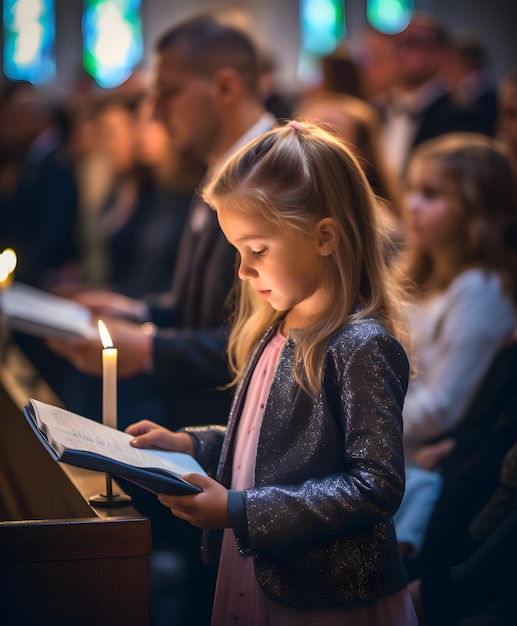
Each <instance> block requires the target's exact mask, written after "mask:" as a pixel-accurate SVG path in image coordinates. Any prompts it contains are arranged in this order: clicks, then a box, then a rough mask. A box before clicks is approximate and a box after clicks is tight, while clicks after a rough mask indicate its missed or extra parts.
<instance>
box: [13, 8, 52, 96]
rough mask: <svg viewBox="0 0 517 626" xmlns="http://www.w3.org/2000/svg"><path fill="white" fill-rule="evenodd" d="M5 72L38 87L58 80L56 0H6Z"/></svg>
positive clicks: (14, 78) (15, 78)
mask: <svg viewBox="0 0 517 626" xmlns="http://www.w3.org/2000/svg"><path fill="white" fill-rule="evenodd" d="M3 21H4V72H5V75H6V76H7V77H8V78H10V79H11V80H27V81H29V82H31V83H34V84H39V83H45V82H48V81H49V80H51V79H52V78H54V76H55V73H56V60H55V51H54V43H55V14H54V0H4V3H3Z"/></svg>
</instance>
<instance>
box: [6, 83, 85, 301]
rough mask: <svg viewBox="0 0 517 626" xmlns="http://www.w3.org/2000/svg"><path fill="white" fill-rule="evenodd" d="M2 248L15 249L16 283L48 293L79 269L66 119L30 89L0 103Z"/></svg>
mask: <svg viewBox="0 0 517 626" xmlns="http://www.w3.org/2000/svg"><path fill="white" fill-rule="evenodd" d="M0 108H1V111H0V113H1V114H0V158H1V159H2V161H3V166H2V168H1V169H2V173H1V174H0V247H1V249H2V250H3V249H4V248H5V247H10V248H14V250H15V251H16V254H17V257H18V264H17V267H16V279H17V280H19V281H21V282H24V283H27V284H30V285H32V286H35V287H39V288H42V289H51V288H52V287H53V286H54V285H55V284H56V283H57V282H59V281H60V280H61V279H62V278H63V277H64V276H66V275H67V274H69V273H72V274H74V273H75V271H76V269H77V264H78V254H79V252H78V243H77V237H78V233H77V228H78V223H79V214H78V213H79V212H78V188H77V180H76V177H75V173H74V169H73V165H72V160H71V157H70V154H69V153H68V150H67V137H68V131H69V122H68V117H67V115H66V114H65V112H64V111H63V110H62V108H61V107H60V106H59V104H58V103H55V102H50V101H48V100H47V99H46V97H45V96H44V94H43V93H42V92H41V91H40V90H39V89H38V88H37V87H35V86H34V85H32V84H30V83H27V82H24V81H20V82H10V83H8V84H7V86H6V87H5V88H4V91H3V94H2V95H1V97H0Z"/></svg>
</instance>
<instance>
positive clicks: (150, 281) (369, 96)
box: [0, 13, 517, 626]
mask: <svg viewBox="0 0 517 626" xmlns="http://www.w3.org/2000/svg"><path fill="white" fill-rule="evenodd" d="M258 56H259V60H260V63H259V64H258V68H259V76H258V78H259V80H258V83H257V84H258V86H259V87H258V91H257V93H256V101H255V100H254V105H253V106H255V107H256V110H257V111H259V112H260V115H261V114H262V113H267V114H268V115H269V116H270V117H268V118H267V119H271V120H272V122H271V124H282V123H284V122H285V120H287V119H296V120H299V121H303V120H310V121H313V122H316V123H320V124H323V125H325V127H326V128H328V129H330V130H331V132H334V133H336V134H338V135H339V136H340V137H341V138H342V139H343V140H344V141H345V142H346V143H347V144H348V145H349V146H350V147H351V149H352V150H353V151H354V153H355V154H356V156H357V159H358V160H359V162H360V163H361V165H362V166H363V168H364V171H365V173H366V176H367V179H368V181H369V182H370V184H371V186H372V188H373V190H374V191H375V193H376V195H377V197H378V208H379V224H380V227H381V228H382V230H383V233H384V236H385V253H386V259H387V262H388V263H389V264H390V265H391V266H392V267H393V271H394V272H396V273H397V274H400V276H401V278H400V279H401V280H403V281H406V282H407V283H408V285H409V292H410V293H411V301H410V303H409V312H408V319H409V322H410V325H409V328H410V333H411V345H412V354H411V358H412V362H413V364H414V369H415V372H414V375H413V377H412V379H411V382H410V386H409V389H408V394H407V397H406V403H405V407H404V415H403V417H404V431H405V435H404V437H405V439H404V445H405V450H406V462H407V477H406V480H407V490H406V496H405V499H404V501H403V506H402V507H401V510H400V512H399V517H398V518H396V527H397V532H398V533H399V534H398V538H399V544H400V548H401V552H402V554H403V557H404V560H405V563H406V566H407V570H408V573H409V576H410V579H411V580H412V581H413V583H412V585H413V587H412V589H413V593H414V601H415V604H416V606H417V607H418V610H419V613H420V619H421V623H422V624H426V623H427V624H430V625H432V624H440V625H441V626H443V625H444V624H449V623H450V624H462V626H467V625H471V626H474V624H479V625H481V624H483V625H486V626H488V625H489V624H490V625H493V626H496V625H501V626H504V625H505V624H511V623H516V622H515V621H513V620H517V612H516V611H517V607H516V602H515V595H514V594H515V582H516V579H515V567H514V564H515V556H516V554H515V553H516V550H515V544H516V541H515V539H516V537H517V532H516V528H515V526H516V516H517V506H516V505H517V491H516V490H517V472H516V469H517V463H516V450H517V393H516V391H515V389H516V388H517V387H516V385H515V381H514V379H513V373H514V372H515V371H517V370H516V369H514V368H515V367H516V366H517V341H516V339H517V192H516V188H515V187H516V185H517V182H516V181H517V176H516V172H515V167H517V66H516V68H515V69H514V70H511V71H509V72H508V73H507V74H506V75H505V76H504V77H502V78H496V77H495V76H494V74H493V72H492V70H491V65H490V54H489V50H488V49H487V48H486V46H485V44H484V43H483V41H482V38H481V37H479V36H477V34H476V33H466V32H451V31H450V30H449V29H448V28H447V27H446V25H445V24H444V23H442V22H441V21H440V20H439V19H437V18H436V17H434V16H431V15H427V14H419V13H418V14H415V15H414V17H413V19H412V21H411V22H410V24H409V26H408V27H407V28H406V29H405V30H404V31H402V32H401V33H399V34H396V35H386V34H382V33H380V32H378V31H375V30H374V29H372V28H365V30H364V31H363V32H362V33H361V34H360V36H359V37H358V39H357V40H356V41H354V42H353V44H349V43H347V42H344V43H342V44H341V45H340V46H339V47H338V49H337V50H336V51H335V52H334V53H332V54H330V55H328V56H325V57H323V58H322V59H321V81H320V83H319V84H318V85H316V86H311V87H310V88H300V91H299V93H292V92H289V93H287V92H284V91H283V90H282V85H281V81H280V80H279V77H278V74H277V68H276V62H275V59H274V58H273V56H272V55H271V54H270V53H269V52H268V51H264V50H261V49H259V55H258ZM228 81H230V79H228ZM227 88H228V90H230V89H232V88H233V83H231V82H228V84H227ZM162 92H163V85H161V84H160V83H159V82H158V83H157V82H156V78H153V77H147V76H145V75H144V76H141V77H140V76H138V77H137V76H135V77H134V78H133V80H130V81H128V83H127V84H124V85H122V86H121V87H119V88H116V89H113V90H100V89H96V88H95V86H94V85H92V86H91V88H90V89H89V90H88V91H87V92H86V93H81V94H76V93H70V94H69V95H68V96H67V97H64V98H62V99H61V100H60V101H59V102H55V101H51V102H49V100H48V98H46V97H45V96H44V94H43V93H41V92H40V91H39V90H38V88H36V87H34V86H33V85H31V84H29V83H24V82H10V83H7V84H4V85H3V87H2V91H1V93H0V249H3V248H5V247H12V248H14V249H15V250H16V252H17V255H18V267H17V270H16V279H17V280H19V281H21V282H24V283H27V284H30V285H33V286H36V287H39V288H41V289H44V290H48V291H51V292H53V293H57V294H61V295H66V296H67V297H74V298H78V299H80V300H81V301H83V302H85V303H87V304H88V305H91V306H92V308H95V307H99V308H98V310H101V305H100V300H99V299H97V300H95V298H93V297H91V299H90V300H89V299H88V298H89V297H90V296H91V294H92V292H93V293H94V294H97V295H98V294H104V295H105V296H109V297H112V298H114V297H115V296H122V297H124V298H125V299H126V298H127V300H124V302H125V303H127V302H129V300H130V299H131V300H132V301H134V302H147V303H148V304H149V303H151V302H156V301H158V300H160V299H166V298H167V297H169V300H171V299H172V300H173V301H174V302H176V300H177V294H178V291H177V289H178V287H177V284H178V278H177V275H178V272H179V271H180V270H179V269H178V267H179V266H181V264H182V263H183V264H185V263H203V265H202V268H203V269H202V273H203V275H204V276H205V277H207V276H211V278H210V280H211V281H213V283H214V284H215V283H216V282H218V281H219V280H220V281H221V291H222V294H221V300H224V297H223V296H226V292H227V289H226V287H227V285H228V284H229V282H230V279H231V275H230V273H229V272H227V273H223V270H222V269H221V271H219V266H218V265H217V266H216V265H213V264H212V263H217V261H214V260H213V259H214V257H213V256H210V255H211V254H215V253H213V252H210V253H208V252H206V255H207V256H206V258H203V259H202V260H200V259H199V258H198V257H197V256H196V255H198V254H199V255H202V254H205V251H204V249H203V250H201V251H200V249H199V248H195V246H194V245H193V244H192V247H190V248H187V247H186V245H185V243H184V239H185V231H186V228H187V226H189V227H192V228H193V226H192V225H193V223H194V222H193V221H192V220H193V219H194V217H193V209H192V207H193V205H194V204H195V203H196V198H197V193H196V192H197V190H198V189H199V187H200V185H201V184H202V182H203V181H204V180H206V178H207V177H208V176H209V175H210V172H211V171H212V169H213V167H214V161H215V160H214V159H212V158H208V157H207V158H204V157H203V149H204V148H203V146H201V149H200V150H193V149H189V148H190V147H191V146H188V145H186V143H185V142H184V141H182V136H181V132H171V128H170V122H169V123H167V122H166V123H164V119H167V116H168V115H169V113H170V111H167V110H166V107H165V105H163V103H162V105H161V106H157V102H158V104H160V98H165V96H164V94H163V93H162ZM214 111H215V109H214V110H211V109H210V110H208V109H207V110H205V111H203V108H202V107H200V108H199V109H198V110H197V114H198V115H199V119H198V124H199V126H200V127H203V129H204V132H205V135H204V137H205V139H206V154H207V155H212V154H215V153H216V150H215V144H214V141H213V137H214V136H215V130H213V129H212V130H211V129H210V123H209V122H210V117H209V116H210V115H217V114H218V113H217V111H216V112H214ZM260 115H257V116H256V118H257V119H258V118H259V117H260ZM204 116H207V117H206V118H205V117H204ZM244 117H245V116H244V114H242V111H241V110H240V109H239V112H238V115H237V114H236V115H235V116H234V118H233V122H231V121H229V120H231V119H232V116H231V115H228V118H224V124H225V125H226V126H225V129H226V130H227V132H226V135H225V136H226V137H227V140H226V144H225V145H224V146H222V145H219V146H218V152H217V157H218V158H221V157H222V156H223V155H224V154H225V153H226V152H227V151H229V149H230V148H231V147H232V146H234V145H235V143H236V142H237V141H238V140H239V138H241V137H243V136H245V132H244V131H246V130H247V127H246V122H243V121H242V120H244ZM221 119H223V114H221ZM261 119H263V118H261ZM255 121H256V120H255ZM255 121H254V122H253V123H255ZM219 122H220V123H221V124H223V122H221V120H219ZM238 122H240V123H241V125H240V127H239V130H237V131H235V132H234V133H233V134H232V132H231V129H232V126H231V124H232V123H234V124H237V123H238ZM176 123H177V124H179V125H181V124H182V120H181V119H180V120H179V122H176ZM185 123H186V124H187V125H188V124H190V123H191V122H190V121H188V122H187V121H186V122H185ZM168 124H169V127H168ZM248 126H250V127H251V126H252V124H248ZM211 133H212V134H211ZM199 137H201V134H200V135H199ZM211 141H212V143H210V142H211ZM196 215H197V217H196V218H195V219H198V220H201V221H202V220H203V219H206V218H204V217H203V215H202V214H201V213H199V212H198V213H197V214H196ZM194 230H195V229H194ZM182 241H183V243H182ZM217 245H219V244H217ZM182 246H183V247H182ZM213 246H214V250H215V247H216V244H215V243H214V244H213ZM207 249H208V248H207ZM186 250H189V254H190V252H192V257H191V258H186V256H185V254H186ZM215 267H217V273H215V270H214V268H215ZM221 267H222V266H221ZM210 270H214V272H213V275H212V274H210ZM193 280H194V278H190V279H189V281H193ZM192 284H193V283H192V282H190V283H189V285H190V287H189V288H192ZM175 285H176V286H175ZM186 289H187V287H185V291H184V292H182V293H183V295H182V297H184V298H186V299H189V298H191V300H189V302H190V301H191V302H192V303H193V304H192V306H194V307H198V308H199V309H201V308H202V307H203V306H204V300H203V299H202V298H201V296H198V295H196V296H195V297H194V296H193V295H191V294H190V293H187V290H186ZM207 290H208V287H206V289H205V291H207ZM89 294H90V296H89ZM171 295H172V296H173V297H172V298H171ZM218 297H219V296H218ZM175 298H176V300H175ZM103 302H104V304H103V306H105V301H103ZM117 302H119V301H118V300H117ZM182 302H183V300H182ZM114 309H115V307H114V308H113V310H111V313H112V314H114V315H115V312H114ZM128 311H129V309H128V308H126V309H125V313H122V312H121V313H120V317H123V318H125V322H127V319H130V318H131V319H133V318H134V320H135V322H137V323H138V328H139V329H140V324H141V323H143V322H146V321H147V318H145V317H143V316H141V315H140V314H139V313H138V312H137V309H135V308H133V309H132V310H131V315H129V313H128ZM182 316H183V317H182ZM180 317H182V320H184V319H188V320H189V321H188V322H183V321H180V322H178V321H177V320H175V321H174V322H173V323H169V324H166V328H168V329H169V330H170V329H174V328H180V329H181V332H184V333H185V334H184V335H182V341H183V342H184V344H183V347H182V350H183V351H184V352H188V351H189V350H191V349H192V350H197V347H195V348H191V345H192V344H189V341H191V334H192V331H193V329H194V330H195V331H196V332H198V331H199V332H205V331H206V330H207V328H209V329H211V330H213V328H212V327H213V326H215V320H216V319H217V316H212V318H211V321H210V323H205V322H203V321H197V320H196V321H195V322H192V317H189V316H188V314H187V313H185V312H183V313H182V315H180ZM151 321H153V324H154V322H155V320H151ZM155 326H156V325H155ZM155 326H147V327H146V329H145V332H150V333H151V334H152V335H153V337H154V333H155V332H156V328H155ZM158 326H159V324H158ZM124 330H125V331H127V333H129V331H128V330H127V329H124ZM142 332H144V331H142ZM171 332H175V331H171ZM189 333H190V334H189ZM205 334H206V333H205ZM124 336H125V335H124ZM128 336H129V335H128ZM120 337H121V339H120V342H123V335H122V334H121V335H120ZM37 341H38V340H33V339H31V340H28V339H26V338H20V345H22V347H23V349H24V350H26V351H27V353H28V354H29V355H30V356H31V357H33V359H34V361H35V362H36V364H37V365H38V366H39V367H40V368H42V369H46V367H45V363H47V362H49V360H50V359H58V365H56V363H55V362H53V368H54V369H53V371H54V372H56V374H55V376H54V378H52V379H51V383H52V385H53V386H54V388H55V391H56V393H57V394H58V396H60V397H61V398H63V399H64V401H65V403H66V404H67V406H68V407H69V408H71V409H72V410H77V411H78V412H82V413H90V412H95V410H94V409H93V408H92V406H93V405H91V404H89V403H88V402H86V400H85V398H86V399H88V397H90V399H91V396H92V395H95V394H96V393H97V391H92V389H96V387H94V385H96V384H98V381H97V383H95V382H94V379H95V373H94V372H93V371H91V369H89V368H88V367H84V368H83V367H81V365H80V363H79V361H78V360H75V361H74V359H73V358H72V357H71V356H67V353H66V350H65V349H64V348H63V346H61V347H60V348H57V347H56V346H54V348H53V349H52V350H51V349H50V348H49V347H48V346H45V345H43V344H42V343H41V342H40V343H39V344H38V343H37ZM211 341H212V340H211ZM214 341H215V340H214ZM154 345H155V348H154V350H155V360H154V367H155V369H156V368H157V361H156V359H157V358H158V357H159V356H160V355H159V353H158V348H157V345H158V344H154ZM203 345H205V346H206V345H207V344H203ZM210 345H211V346H212V344H210ZM213 345H215V348H212V347H210V350H212V349H213V350H214V351H215V352H214V354H215V353H216V352H217V350H219V347H220V344H219V343H218V344H213ZM196 346H197V344H196ZM218 346H219V347H218ZM128 350H129V349H128ZM178 350H179V349H178ZM203 350H204V351H203V358H205V356H206V349H203ZM128 354H129V352H128ZM196 354H197V353H196ZM76 356H77V351H76ZM70 363H72V364H73V367H72V366H71V365H70ZM170 363H171V365H170V367H171V370H174V371H179V370H181V368H182V361H181V360H180V359H179V357H178V358H175V359H174V360H171V362H170ZM189 367H193V365H192V364H189V365H188V366H187V371H191V370H189V369H188V368H189ZM204 367H205V366H204ZM174 368H176V369H174ZM206 368H208V365H207V366H206ZM210 368H212V369H211V371H213V372H217V375H214V376H213V377H211V378H210V377H208V378H206V377H205V378H203V375H204V374H205V373H206V372H205V370H203V374H201V375H200V376H199V382H198V386H196V385H195V384H193V385H191V387H192V389H190V388H189V389H190V391H191V392H192V394H193V396H196V397H197V394H198V392H199V388H200V387H201V386H202V384H204V381H206V380H212V379H213V387H217V385H220V384H223V383H225V382H227V378H226V375H225V374H222V375H220V374H221V372H222V371H223V370H224V368H225V363H224V360H222V359H217V360H216V359H215V358H214V360H212V361H211V362H210ZM147 372H148V364H144V362H143V360H142V365H141V367H140V366H139V367H138V368H135V369H134V370H132V371H130V372H128V374H127V379H128V380H129V381H130V382H129V384H130V385H131V392H128V396H127V397H128V401H127V406H125V405H124V406H123V410H125V411H126V417H125V419H126V421H127V423H130V422H132V421H134V419H135V418H136V417H138V416H137V415H135V412H136V411H137V410H138V411H140V410H141V409H142V406H145V410H146V411H148V412H152V411H153V410H154V409H155V407H156V406H157V405H158V404H159V405H160V408H159V410H157V412H156V414H155V415H153V416H152V417H153V418H154V419H156V420H157V421H162V422H163V423H166V424H167V425H168V426H169V427H173V428H176V427H179V426H182V425H185V424H186V423H191V424H194V423H196V420H197V421H198V422H199V423H204V422H205V421H206V419H207V416H206V414H205V413H202V414H198V415H196V419H194V418H193V417H191V416H190V415H187V414H186V413H185V412H183V414H181V411H180V409H179V408H177V407H176V409H175V411H176V413H175V415H174V417H171V411H170V398H169V396H170V395H172V394H175V395H174V401H176V400H177V397H178V394H180V393H184V392H185V387H186V386H187V387H188V386H189V383H185V380H184V379H181V378H180V380H179V382H178V381H176V382H173V383H172V386H171V383H170V380H169V381H165V384H164V383H163V381H159V382H160V384H155V383H153V384H152V386H149V385H148V384H145V385H143V383H141V380H142V376H144V377H145V376H147ZM171 376H172V375H171ZM185 376H186V374H185ZM196 382H197V376H196ZM142 385H143V386H142ZM207 385H208V383H207ZM144 388H145V393H146V394H153V403H148V404H144V403H141V402H139V401H135V394H136V393H140V391H142V393H144V391H143V390H144ZM78 389H81V390H82V391H81V392H79V393H78ZM97 397H99V398H100V394H97ZM157 398H158V399H159V400H160V402H156V399H157ZM80 399H81V401H80ZM74 402H75V404H74ZM207 406H212V408H218V409H219V413H215V414H213V415H212V416H211V417H210V419H211V420H215V421H216V422H219V423H224V422H225V417H226V413H227V409H228V406H229V404H228V402H226V401H225V402H223V403H221V406H220V407H218V405H217V406H215V405H214V404H213V394H212V396H209V400H208V404H207V405H205V408H206V407H207ZM164 407H165V408H164ZM132 409H134V412H133V413H132V412H131V410H132ZM123 426H124V424H123ZM508 529H510V530H508ZM512 530H513V532H512ZM157 536H160V533H159V532H157ZM512 559H513V562H512ZM512 596H513V599H512ZM451 607H452V608H451ZM480 616H481V617H480ZM469 620H470V621H469ZM475 620H478V621H475ZM490 620H492V621H490Z"/></svg>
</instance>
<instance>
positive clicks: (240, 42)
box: [155, 13, 258, 95]
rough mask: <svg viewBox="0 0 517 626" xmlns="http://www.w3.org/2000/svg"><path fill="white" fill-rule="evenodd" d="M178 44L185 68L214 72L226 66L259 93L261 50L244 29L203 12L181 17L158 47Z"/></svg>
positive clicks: (161, 38) (197, 71) (201, 74)
mask: <svg viewBox="0 0 517 626" xmlns="http://www.w3.org/2000/svg"><path fill="white" fill-rule="evenodd" d="M170 48H177V49H178V50H179V51H180V53H181V55H182V57H183V60H184V63H185V68H186V69H188V70H189V71H192V72H194V73H196V74H199V75H200V76H207V77H210V76H212V75H213V74H214V73H215V72H217V71H218V70H220V69H222V68H224V67H230V68H232V69H234V70H235V71H236V72H238V73H239V74H240V76H241V77H242V80H243V84H244V85H245V88H246V90H247V91H248V92H249V93H250V94H253V95H255V94H257V93H258V54H257V51H256V49H255V46H254V45H253V43H252V41H251V39H250V38H249V37H248V35H247V34H246V33H245V32H244V31H243V30H240V29H238V28H236V27H233V26H230V25H228V24H225V23H224V22H223V21H222V20H221V19H218V18H217V17H215V16H214V15H210V14H207V13H203V14H201V15H198V16H195V17H192V18H189V19H187V20H185V21H182V22H180V23H178V24H176V25H174V26H173V27H172V28H170V29H169V30H168V31H166V32H165V33H164V34H163V35H162V36H161V37H160V39H159V40H158V42H157V44H156V46H155V49H156V52H158V53H161V52H164V51H165V50H168V49H170Z"/></svg>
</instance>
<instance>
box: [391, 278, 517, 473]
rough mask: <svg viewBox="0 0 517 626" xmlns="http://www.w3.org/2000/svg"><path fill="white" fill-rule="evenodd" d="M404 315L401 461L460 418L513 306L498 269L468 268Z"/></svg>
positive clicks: (515, 320) (514, 321)
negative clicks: (407, 349) (408, 364)
mask: <svg viewBox="0 0 517 626" xmlns="http://www.w3.org/2000/svg"><path fill="white" fill-rule="evenodd" d="M409 321H410V334H411V342H412V345H411V356H412V362H413V364H414V366H415V369H416V375H415V376H414V377H412V378H411V379H410V381H409V387H408V392H407V395H406V399H405V403H404V409H403V413H402V415H403V419H404V448H405V454H406V461H411V460H412V459H413V455H414V453H415V452H416V451H417V450H418V448H419V447H420V446H422V445H423V444H425V443H427V442H428V441H429V440H430V439H432V438H434V437H437V436H440V435H442V434H444V433H447V432H448V431H449V430H450V429H451V428H453V427H455V426H456V425H457V424H458V423H459V422H460V421H461V419H462V417H463V415H464V413H465V411H466V409H467V407H468V404H469V402H470V401H471V399H472V398H473V396H474V394H475V392H476V390H477V388H478V387H479V385H480V383H481V382H482V380H483V377H484V376H485V374H486V373H487V370H488V368H489V366H490V364H491V362H492V360H493V358H494V356H495V354H496V352H497V350H498V349H499V347H500V345H501V343H502V341H503V340H504V339H505V338H506V337H507V336H508V335H509V333H510V332H512V331H513V330H514V329H515V328H517V312H516V310H515V308H514V306H513V305H512V301H511V298H510V297H509V296H508V295H507V294H506V293H504V292H503V289H502V285H501V279H500V276H499V275H497V274H496V273H494V272H491V273H487V272H485V271H483V270H481V269H470V270H467V271H465V272H463V273H462V274H460V275H459V276H458V277H457V278H455V279H454V281H453V282H452V283H451V284H450V285H449V286H448V287H447V289H446V290H445V291H443V292H442V293H440V294H437V295H435V296H433V297H431V298H428V299H426V300H425V301H422V302H419V303H418V304H416V305H415V307H414V309H413V311H412V314H411V317H410V320H409Z"/></svg>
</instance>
